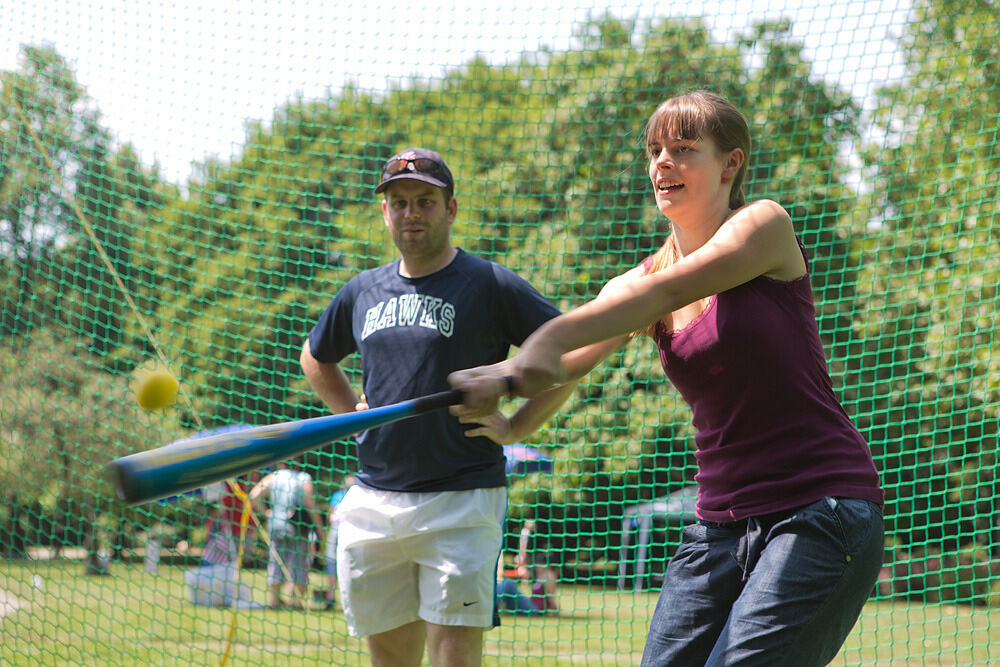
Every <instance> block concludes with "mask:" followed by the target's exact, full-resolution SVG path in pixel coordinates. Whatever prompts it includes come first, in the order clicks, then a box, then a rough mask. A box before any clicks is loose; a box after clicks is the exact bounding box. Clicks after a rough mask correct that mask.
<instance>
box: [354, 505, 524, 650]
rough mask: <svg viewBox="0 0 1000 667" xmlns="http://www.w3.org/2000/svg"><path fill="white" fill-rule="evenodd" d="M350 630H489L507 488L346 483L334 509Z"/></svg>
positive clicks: (367, 632) (364, 632)
mask: <svg viewBox="0 0 1000 667" xmlns="http://www.w3.org/2000/svg"><path fill="white" fill-rule="evenodd" d="M337 514H338V515H339V517H340V528H339V534H338V536H337V579H338V583H339V586H340V596H341V601H342V604H343V608H344V616H345V619H346V620H347V629H348V631H349V632H350V633H351V634H352V635H355V636H364V635H373V634H378V633H380V632H386V631H388V630H392V629H393V628H398V627H399V626H401V625H405V624H407V623H412V622H414V621H417V620H421V619H422V620H424V621H428V622H430V623H435V624H437V625H462V626H468V627H481V628H491V627H493V626H494V625H497V624H498V620H499V619H498V617H497V615H496V611H495V609H494V600H495V595H494V589H495V586H496V575H497V571H496V570H497V559H498V558H499V557H500V546H501V540H502V538H503V522H504V518H505V516H506V514H507V489H506V487H497V488H491V489H473V490H470V491H440V492H434V493H407V492H397V491H379V490H375V489H367V488H365V487H362V486H352V487H351V488H350V489H349V490H348V492H347V495H346V496H345V497H344V500H343V501H342V502H341V504H340V506H339V507H338V508H337Z"/></svg>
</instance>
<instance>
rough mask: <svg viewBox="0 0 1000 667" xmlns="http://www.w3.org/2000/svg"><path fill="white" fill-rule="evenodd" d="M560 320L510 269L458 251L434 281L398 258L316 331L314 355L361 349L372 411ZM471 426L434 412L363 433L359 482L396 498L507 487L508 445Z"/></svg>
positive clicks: (362, 281) (337, 304) (333, 357)
mask: <svg viewBox="0 0 1000 667" xmlns="http://www.w3.org/2000/svg"><path fill="white" fill-rule="evenodd" d="M558 314H559V311H558V310H557V309H556V307H555V306H553V305H552V304H551V303H550V302H548V301H547V300H546V299H545V298H544V297H543V296H542V295H541V294H539V293H538V292H537V291H536V290H535V289H534V288H533V287H531V285H529V284H528V283H527V282H526V281H525V280H524V279H522V278H520V277H519V276H517V275H516V274H515V273H514V272H513V271H511V270H510V269H508V268H506V267H504V266H501V265H499V264H496V263H494V262H489V261H487V260H484V259H481V258H479V257H475V256H473V255H470V254H468V253H466V252H464V251H462V250H459V251H458V254H457V255H456V257H455V259H454V260H452V262H451V263H450V264H449V265H448V266H446V267H445V268H443V269H441V270H440V271H438V272H436V273H433V274H431V275H429V276H421V277H419V278H406V277H404V276H401V275H400V274H399V261H398V260H397V261H396V262H393V263H392V264H387V265H385V266H380V267H378V268H375V269H370V270H368V271H364V272H363V273H360V274H358V275H357V276H355V277H354V278H352V279H351V280H350V281H348V282H347V284H346V285H344V287H343V288H341V290H340V291H339V292H337V295H336V296H335V297H334V299H333V301H332V302H331V303H330V305H329V306H328V307H327V309H326V310H325V311H324V312H323V315H322V316H321V317H320V319H319V321H318V322H317V323H316V326H315V327H313V329H312V331H311V332H310V333H309V348H310V351H311V352H312V354H313V356H314V357H315V358H316V359H317V360H318V361H321V362H324V363H330V362H339V361H340V360H341V359H343V358H344V357H346V356H348V355H349V354H351V353H353V352H355V351H358V352H360V353H361V364H362V371H363V384H364V392H365V397H366V399H367V400H368V405H369V406H371V407H373V408H374V407H379V406H383V405H389V404H391V403H396V402H399V401H405V400H409V399H411V398H416V397H418V396H425V395H427V394H432V393H435V392H439V391H445V390H447V389H449V388H450V387H449V385H448V380H447V378H448V374H449V373H451V372H453V371H456V370H461V369H463V368H472V367H474V366H482V365H484V364H493V363H496V362H498V361H503V360H504V359H506V358H507V355H508V353H509V351H510V347H511V346H512V345H517V346H519V345H521V343H523V342H524V339H525V338H527V337H528V336H529V335H530V334H531V333H532V332H533V331H534V330H535V329H537V328H538V327H539V326H540V325H541V324H542V323H544V322H545V321H547V320H549V319H551V318H553V317H555V316H557V315H558ZM466 428H469V427H467V426H465V425H463V424H460V423H459V421H458V419H457V418H455V417H454V416H452V415H451V413H449V412H448V411H447V410H437V411H435V412H432V413H429V414H426V415H421V416H419V417H412V418H410V419H404V420H402V421H399V422H395V423H393V424H388V425H385V426H381V427H378V428H373V429H370V430H368V431H365V432H364V433H362V434H360V435H359V436H358V458H359V460H360V463H361V471H360V473H359V474H358V475H357V476H356V479H357V481H358V482H359V483H361V484H362V485H364V486H368V487H372V488H376V489H385V490H390V491H459V490H466V489H477V488H491V487H497V486H504V485H506V483H507V480H506V476H505V473H504V457H503V450H502V448H501V447H500V446H499V445H497V444H496V443H494V442H493V441H492V440H489V439H488V438H485V437H477V438H469V437H466V436H465V434H464V431H465V430H466Z"/></svg>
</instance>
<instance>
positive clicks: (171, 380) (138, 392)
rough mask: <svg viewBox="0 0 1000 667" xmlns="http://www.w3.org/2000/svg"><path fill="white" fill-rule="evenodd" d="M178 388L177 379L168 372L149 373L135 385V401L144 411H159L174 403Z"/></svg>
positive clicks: (155, 371) (161, 370) (160, 370)
mask: <svg viewBox="0 0 1000 667" xmlns="http://www.w3.org/2000/svg"><path fill="white" fill-rule="evenodd" d="M178 387H179V384H178V383H177V378H175V377H174V376H173V374H171V373H170V371H167V370H163V369H159V370H154V371H149V372H148V373H144V374H143V375H142V376H141V377H140V378H139V379H138V382H137V383H136V385H135V401H136V403H138V404H139V407H141V408H143V409H144V410H159V409H160V408H162V407H165V406H167V405H170V404H171V403H173V402H174V399H175V398H177V389H178Z"/></svg>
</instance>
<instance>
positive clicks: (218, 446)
mask: <svg viewBox="0 0 1000 667" xmlns="http://www.w3.org/2000/svg"><path fill="white" fill-rule="evenodd" d="M461 400H462V394H461V392H459V391H458V390H452V391H444V392H441V393H438V394H431V395H429V396H422V397H420V398H415V399H412V400H409V401H402V402H400V403H395V404H393V405H386V406H383V407H380V408H371V409H369V410H361V411H358V412H349V413H346V414H339V415H325V416H323V417H314V418H312V419H302V420H299V421H293V422H285V423H282V424H273V425H270V426H256V427H253V428H248V429H244V430H241V431H230V432H227V433H219V434H216V435H210V436H205V437H200V438H191V439H189V440H180V441H177V442H174V443H171V444H169V445H165V446H163V447H159V448H157V449H151V450H148V451H145V452H139V453H136V454H130V455H128V456H123V457H121V458H118V459H115V460H114V461H111V462H110V463H108V464H107V466H106V467H105V475H106V476H107V477H108V479H109V480H110V482H111V484H112V485H113V486H114V489H115V495H116V496H117V497H118V499H119V500H122V501H124V502H125V503H126V504H129V505H138V504H140V503H145V502H149V501H151V500H156V499H158V498H165V497H167V496H173V495H177V494H180V493H184V492H185V491H190V490H192V489H197V488H200V487H202V486H206V485H207V484H211V483H213V482H219V481H222V480H225V479H230V478H232V477H238V476H239V475H244V474H246V473H248V472H251V471H253V470H259V469H260V468H264V467H267V466H270V465H274V464H276V463H278V462H279V461H286V460H288V459H291V458H294V457H296V456H298V455H299V454H301V453H303V452H306V451H308V450H310V449H313V448H314V447H317V446H319V445H322V444H325V443H328V442H331V441H333V440H337V439H339V438H343V437H345V436H348V435H351V434H354V433H357V432H359V431H364V430H366V429H369V428H374V427H376V426H380V425H383V424H388V423H390V422H394V421H398V420H400V419H406V418H408V417H415V416H417V415H420V414H424V413H426V412H430V411H432V410H438V409H440V408H444V407H447V406H449V405H454V404H456V403H459V402H461Z"/></svg>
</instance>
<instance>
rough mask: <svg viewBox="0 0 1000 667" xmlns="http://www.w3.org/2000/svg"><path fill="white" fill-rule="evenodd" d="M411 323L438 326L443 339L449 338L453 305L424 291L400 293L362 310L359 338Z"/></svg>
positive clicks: (453, 326)
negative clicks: (419, 292) (361, 325)
mask: <svg viewBox="0 0 1000 667" xmlns="http://www.w3.org/2000/svg"><path fill="white" fill-rule="evenodd" d="M412 326H420V327H426V328H428V329H437V330H438V333H440V334H441V335H442V336H444V337H445V338H451V335H452V334H453V333H454V332H455V306H454V305H452V304H451V303H449V302H447V301H445V300H444V299H441V298H439V297H435V296H428V295H426V294H402V295H400V296H398V297H392V298H391V299H387V300H385V301H379V302H378V303H376V304H375V305H374V306H372V307H371V308H369V309H368V310H367V311H365V325H364V328H363V329H362V331H361V340H364V339H366V338H368V336H370V335H372V334H373V333H375V332H376V331H382V330H383V329H388V328H390V327H412Z"/></svg>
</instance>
